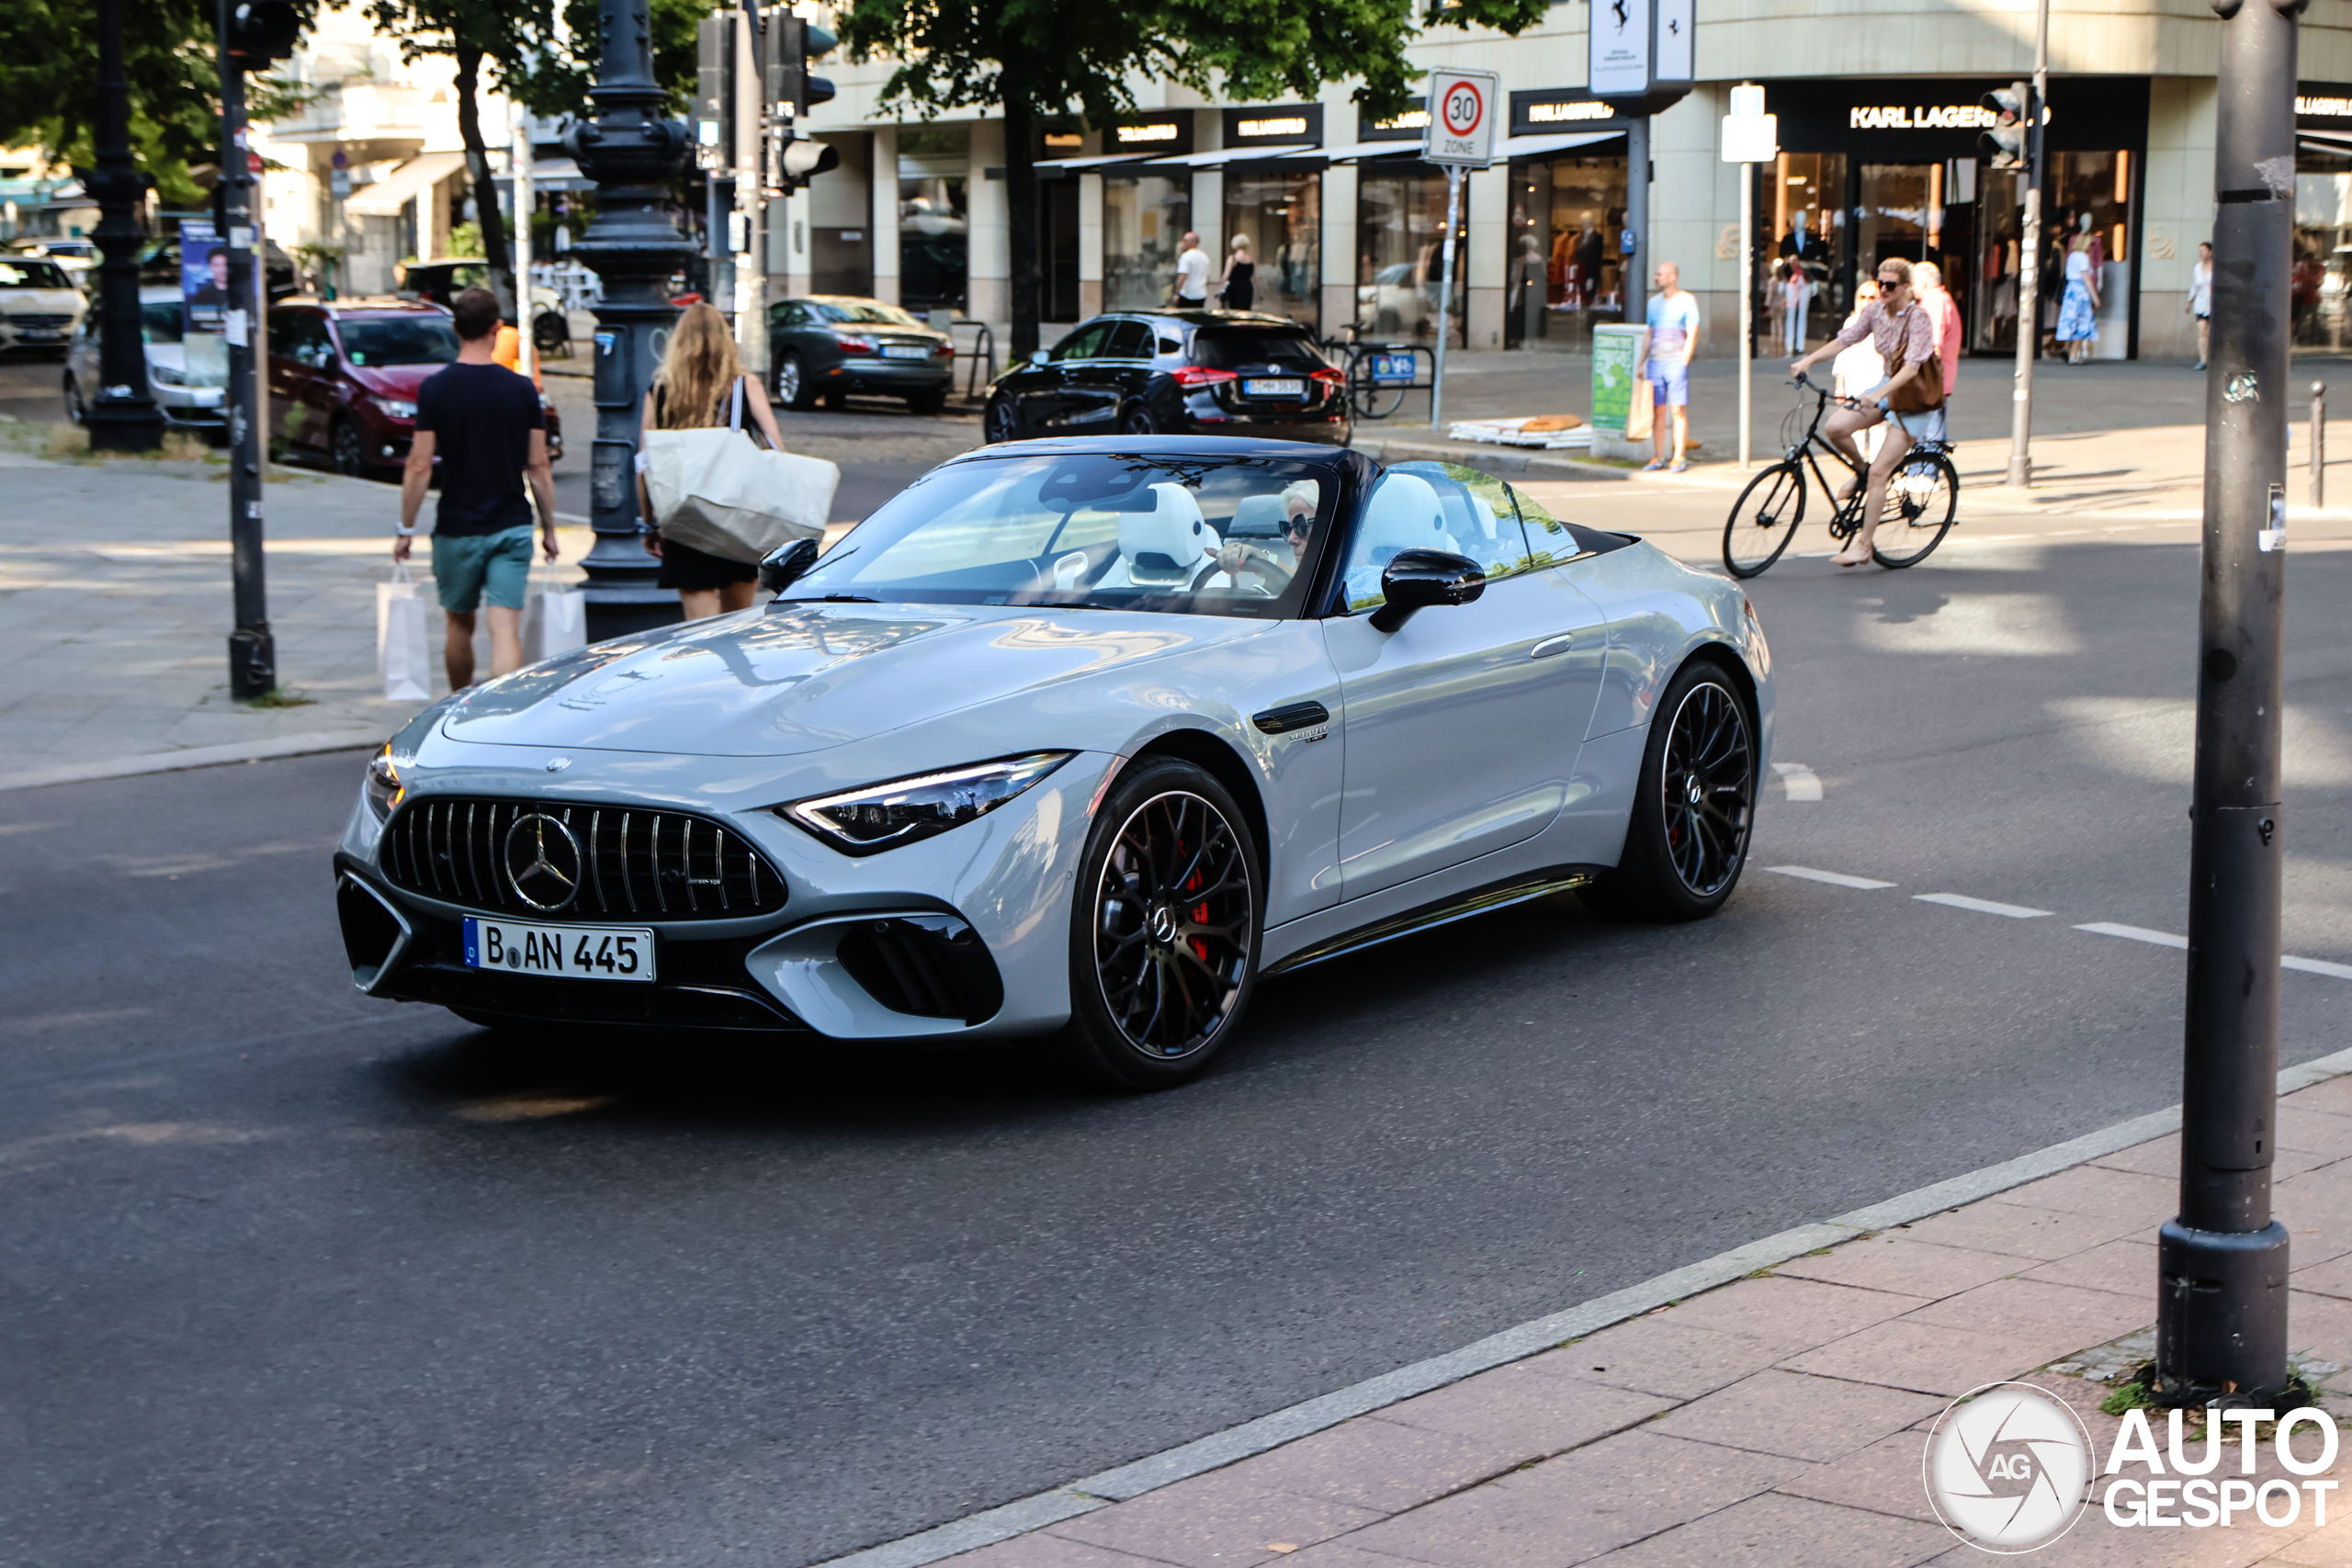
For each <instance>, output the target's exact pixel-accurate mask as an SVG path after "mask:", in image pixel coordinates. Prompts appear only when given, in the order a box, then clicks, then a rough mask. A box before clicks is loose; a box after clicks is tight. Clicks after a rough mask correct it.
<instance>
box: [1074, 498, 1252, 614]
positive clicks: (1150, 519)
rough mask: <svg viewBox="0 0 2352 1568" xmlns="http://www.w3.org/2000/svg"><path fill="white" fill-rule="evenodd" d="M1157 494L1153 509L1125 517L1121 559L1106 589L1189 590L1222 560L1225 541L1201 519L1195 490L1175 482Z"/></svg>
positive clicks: (1105, 578) (1106, 580)
mask: <svg viewBox="0 0 2352 1568" xmlns="http://www.w3.org/2000/svg"><path fill="white" fill-rule="evenodd" d="M1151 491H1152V495H1153V499H1154V500H1155V501H1156V502H1158V504H1157V505H1156V506H1154V508H1153V509H1152V510H1151V511H1149V512H1123V513H1120V514H1119V558H1118V559H1117V560H1116V561H1114V562H1113V563H1112V566H1111V570H1109V571H1106V572H1104V573H1103V581H1102V584H1101V586H1103V587H1105V588H1156V589H1159V590H1162V591H1165V592H1186V591H1188V590H1189V589H1191V587H1192V586H1193V579H1194V578H1196V577H1198V576H1200V574H1201V569H1202V568H1203V567H1204V566H1206V565H1207V564H1208V563H1209V562H1211V561H1213V560H1215V559H1216V551H1217V546H1218V545H1219V544H1220V543H1222V542H1223V541H1221V540H1220V539H1219V538H1218V537H1217V532H1216V529H1215V528H1212V527H1210V526H1209V524H1208V520H1207V519H1206V518H1204V517H1203V516H1202V515H1201V503H1200V502H1198V501H1196V500H1194V499H1193V492H1192V491H1189V490H1186V489H1185V488H1184V487H1183V486H1182V485H1180V484H1177V483H1175V482H1173V481H1172V480H1170V481H1163V482H1161V483H1159V484H1156V485H1153V486H1152V487H1151Z"/></svg>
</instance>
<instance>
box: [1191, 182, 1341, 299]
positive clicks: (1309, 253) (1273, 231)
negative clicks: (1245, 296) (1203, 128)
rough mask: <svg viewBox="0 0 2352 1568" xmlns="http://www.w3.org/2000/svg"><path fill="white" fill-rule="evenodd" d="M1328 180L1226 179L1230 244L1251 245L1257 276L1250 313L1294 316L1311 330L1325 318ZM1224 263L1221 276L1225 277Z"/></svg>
mask: <svg viewBox="0 0 2352 1568" xmlns="http://www.w3.org/2000/svg"><path fill="white" fill-rule="evenodd" d="M1322 196H1323V181H1322V178H1321V176H1319V175H1299V174H1272V175H1270V174H1251V173H1249V172H1248V171H1247V170H1246V168H1243V167H1241V166H1238V165H1237V166H1228V167H1227V170H1226V175H1225V243H1226V248H1227V258H1228V259H1230V257H1231V255H1232V247H1233V244H1234V242H1235V241H1237V240H1242V239H1246V240H1248V241H1249V242H1250V259H1251V261H1252V263H1253V264H1254V265H1255V266H1256V268H1257V272H1256V274H1255V276H1254V277H1253V279H1252V282H1253V286H1254V287H1253V290H1252V298H1251V300H1250V309H1252V310H1264V311H1267V312H1269V313H1271V314H1272V315H1277V316H1288V317H1289V318H1290V319H1291V320H1292V321H1297V322H1298V323H1300V324H1301V325H1303V326H1305V327H1306V328H1307V329H1309V330H1310V331H1312V330H1315V329H1316V327H1317V322H1319V321H1321V320H1322V315H1323V311H1322V303H1321V294H1322V283H1323V264H1322V254H1323V201H1322ZM1224 272H1225V268H1224V266H1223V265H1222V264H1220V265H1218V267H1217V269H1216V276H1224Z"/></svg>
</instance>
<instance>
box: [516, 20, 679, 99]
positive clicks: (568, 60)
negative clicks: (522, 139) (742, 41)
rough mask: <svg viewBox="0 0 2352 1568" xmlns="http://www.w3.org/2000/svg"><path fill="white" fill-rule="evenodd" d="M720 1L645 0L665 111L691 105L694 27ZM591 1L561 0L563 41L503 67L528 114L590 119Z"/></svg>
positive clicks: (594, 33) (594, 34) (594, 36)
mask: <svg viewBox="0 0 2352 1568" xmlns="http://www.w3.org/2000/svg"><path fill="white" fill-rule="evenodd" d="M718 4H719V0H650V5H649V6H648V10H649V11H650V20H651V22H652V24H653V79H654V80H655V81H656V82H659V83H660V84H661V85H662V87H663V88H664V89H666V90H667V91H668V93H669V95H670V107H671V108H672V109H673V111H674V112H676V113H679V114H684V113H685V112H686V110H687V108H688V107H690V106H691V105H692V103H693V102H694V93H695V66H696V60H695V28H696V26H697V25H698V24H699V23H700V22H701V21H702V19H703V17H707V16H708V15H709V14H710V12H711V11H712V9H713V8H714V7H715V6H718ZM598 15H599V14H598V10H597V5H596V0H563V19H564V27H565V34H566V36H565V39H564V41H563V42H562V43H561V44H560V45H558V44H557V43H556V42H555V41H554V40H553V39H546V40H543V41H541V42H540V43H539V45H538V47H536V48H531V49H529V50H527V51H524V52H523V53H521V54H520V55H519V56H518V57H517V58H516V59H515V60H514V61H513V62H511V63H507V64H506V65H505V71H506V76H505V81H506V83H507V85H508V87H509V89H510V90H511V91H513V92H515V94H516V95H517V96H519V97H521V99H522V100H523V104H524V106H525V107H527V108H528V109H529V110H530V111H531V112H532V113H533V114H536V115H545V116H548V117H550V118H552V117H555V116H559V115H571V116H573V117H574V118H580V119H591V118H594V117H595V113H596V106H595V105H594V102H592V101H591V100H590V98H589V96H588V89H589V88H590V87H592V86H594V85H595V82H596V55H597V51H598V49H599V47H600V43H601V39H600V37H599V34H598Z"/></svg>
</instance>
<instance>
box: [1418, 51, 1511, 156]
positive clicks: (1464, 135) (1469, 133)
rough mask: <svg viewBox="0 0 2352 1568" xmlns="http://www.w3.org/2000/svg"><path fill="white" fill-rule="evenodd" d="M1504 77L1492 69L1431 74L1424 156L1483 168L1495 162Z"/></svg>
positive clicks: (1424, 136)
mask: <svg viewBox="0 0 2352 1568" xmlns="http://www.w3.org/2000/svg"><path fill="white" fill-rule="evenodd" d="M1501 96H1502V78H1501V77H1500V76H1498V75H1497V74H1496V73H1494V72H1492V71H1432V72H1430V124H1429V130H1428V131H1427V132H1425V133H1424V135H1423V137H1422V140H1421V158H1422V160H1423V161H1424V162H1426V163H1431V164H1459V165H1462V166H1463V167H1465V168H1472V169H1483V168H1485V167H1487V165H1488V164H1492V163H1493V162H1494V161H1495V114H1496V107H1497V105H1498V102H1499V101H1500V99H1501Z"/></svg>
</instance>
